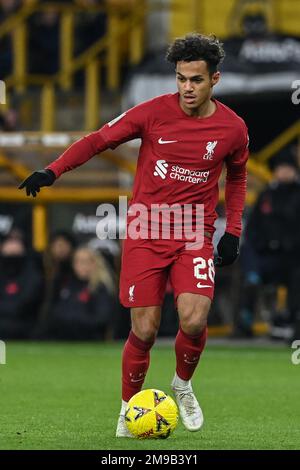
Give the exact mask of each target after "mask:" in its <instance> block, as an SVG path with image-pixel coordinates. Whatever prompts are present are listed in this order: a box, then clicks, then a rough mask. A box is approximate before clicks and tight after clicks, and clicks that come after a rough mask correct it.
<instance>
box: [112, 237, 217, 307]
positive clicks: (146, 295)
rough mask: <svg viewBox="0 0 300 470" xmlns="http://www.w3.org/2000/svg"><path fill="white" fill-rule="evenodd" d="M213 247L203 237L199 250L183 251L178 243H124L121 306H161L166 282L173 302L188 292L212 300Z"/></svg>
mask: <svg viewBox="0 0 300 470" xmlns="http://www.w3.org/2000/svg"><path fill="white" fill-rule="evenodd" d="M214 276H215V269H214V263H213V244H212V241H211V240H210V239H208V238H206V237H205V238H204V245H203V247H202V248H200V249H196V250H195V249H193V250H188V249H186V242H185V241H180V240H149V239H148V240H143V239H138V240H132V239H130V238H127V239H126V240H124V244H123V252H122V267H121V277H120V301H121V303H122V304H123V305H124V306H125V307H149V306H154V305H162V303H163V300H164V296H165V291H166V284H167V280H168V278H169V279H170V282H171V285H172V288H173V291H174V298H175V301H176V300H177V297H178V295H179V294H182V293H184V292H191V293H194V294H201V295H205V296H206V297H209V298H210V299H211V300H212V299H213V294H214Z"/></svg>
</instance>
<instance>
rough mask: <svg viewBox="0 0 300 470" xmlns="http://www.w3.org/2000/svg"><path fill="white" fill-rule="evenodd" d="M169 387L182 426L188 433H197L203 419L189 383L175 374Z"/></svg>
mask: <svg viewBox="0 0 300 470" xmlns="http://www.w3.org/2000/svg"><path fill="white" fill-rule="evenodd" d="M171 386H172V390H173V393H174V396H175V400H176V403H177V405H178V408H179V413H180V417H181V420H182V423H183V425H184V426H185V427H186V429H187V430H188V431H199V429H200V428H201V426H202V425H203V421H204V418H203V413H202V410H201V408H200V405H199V403H198V401H197V398H196V397H195V395H194V392H193V389H192V384H191V381H190V380H188V381H186V380H182V379H180V378H179V377H178V375H177V374H176V373H175V376H174V379H173V381H172V384H171Z"/></svg>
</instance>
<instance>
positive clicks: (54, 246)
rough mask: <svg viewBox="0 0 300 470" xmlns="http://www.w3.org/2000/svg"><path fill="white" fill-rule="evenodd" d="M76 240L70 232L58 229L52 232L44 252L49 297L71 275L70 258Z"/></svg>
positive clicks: (62, 285)
mask: <svg viewBox="0 0 300 470" xmlns="http://www.w3.org/2000/svg"><path fill="white" fill-rule="evenodd" d="M76 245H77V243H76V240H75V238H74V237H73V235H72V234H71V233H70V232H67V231H65V230H59V231H57V232H55V233H53V234H52V236H51V238H50V244H49V249H48V250H47V252H46V253H45V266H46V278H47V284H48V288H49V286H51V288H50V290H51V297H52V296H53V295H56V294H54V292H55V293H56V292H57V291H58V290H60V289H61V288H62V287H64V285H65V284H66V283H67V282H68V281H69V279H70V278H71V277H72V273H73V270H72V258H73V254H74V249H75V248H76Z"/></svg>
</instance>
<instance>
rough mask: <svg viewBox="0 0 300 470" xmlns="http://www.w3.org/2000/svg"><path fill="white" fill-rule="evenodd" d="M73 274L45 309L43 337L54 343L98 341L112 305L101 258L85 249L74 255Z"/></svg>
mask: <svg viewBox="0 0 300 470" xmlns="http://www.w3.org/2000/svg"><path fill="white" fill-rule="evenodd" d="M73 270H74V275H73V276H72V278H70V279H69V280H68V281H67V282H66V283H65V285H64V286H63V287H61V289H60V291H59V292H57V294H56V295H55V296H54V298H53V299H52V302H51V305H50V306H49V313H48V328H47V333H46V334H47V336H48V337H49V336H50V337H51V338H57V339H73V340H88V339H102V338H104V337H105V334H106V331H107V327H108V325H109V320H110V318H111V317H112V314H113V310H114V304H115V302H114V287H115V286H114V283H113V279H112V276H111V273H110V271H109V270H108V268H107V266H106V263H105V261H104V258H103V257H102V256H101V255H100V254H99V253H96V252H94V251H93V250H91V249H90V248H88V247H81V248H78V249H77V250H76V251H75V254H74V258H73Z"/></svg>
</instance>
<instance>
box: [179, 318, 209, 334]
mask: <svg viewBox="0 0 300 470" xmlns="http://www.w3.org/2000/svg"><path fill="white" fill-rule="evenodd" d="M180 326H181V328H182V330H183V331H184V333H186V334H187V335H198V334H200V333H201V332H202V331H203V330H204V329H205V328H206V326H207V316H205V315H204V316H202V315H191V316H189V317H187V318H182V319H181V320H180Z"/></svg>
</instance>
